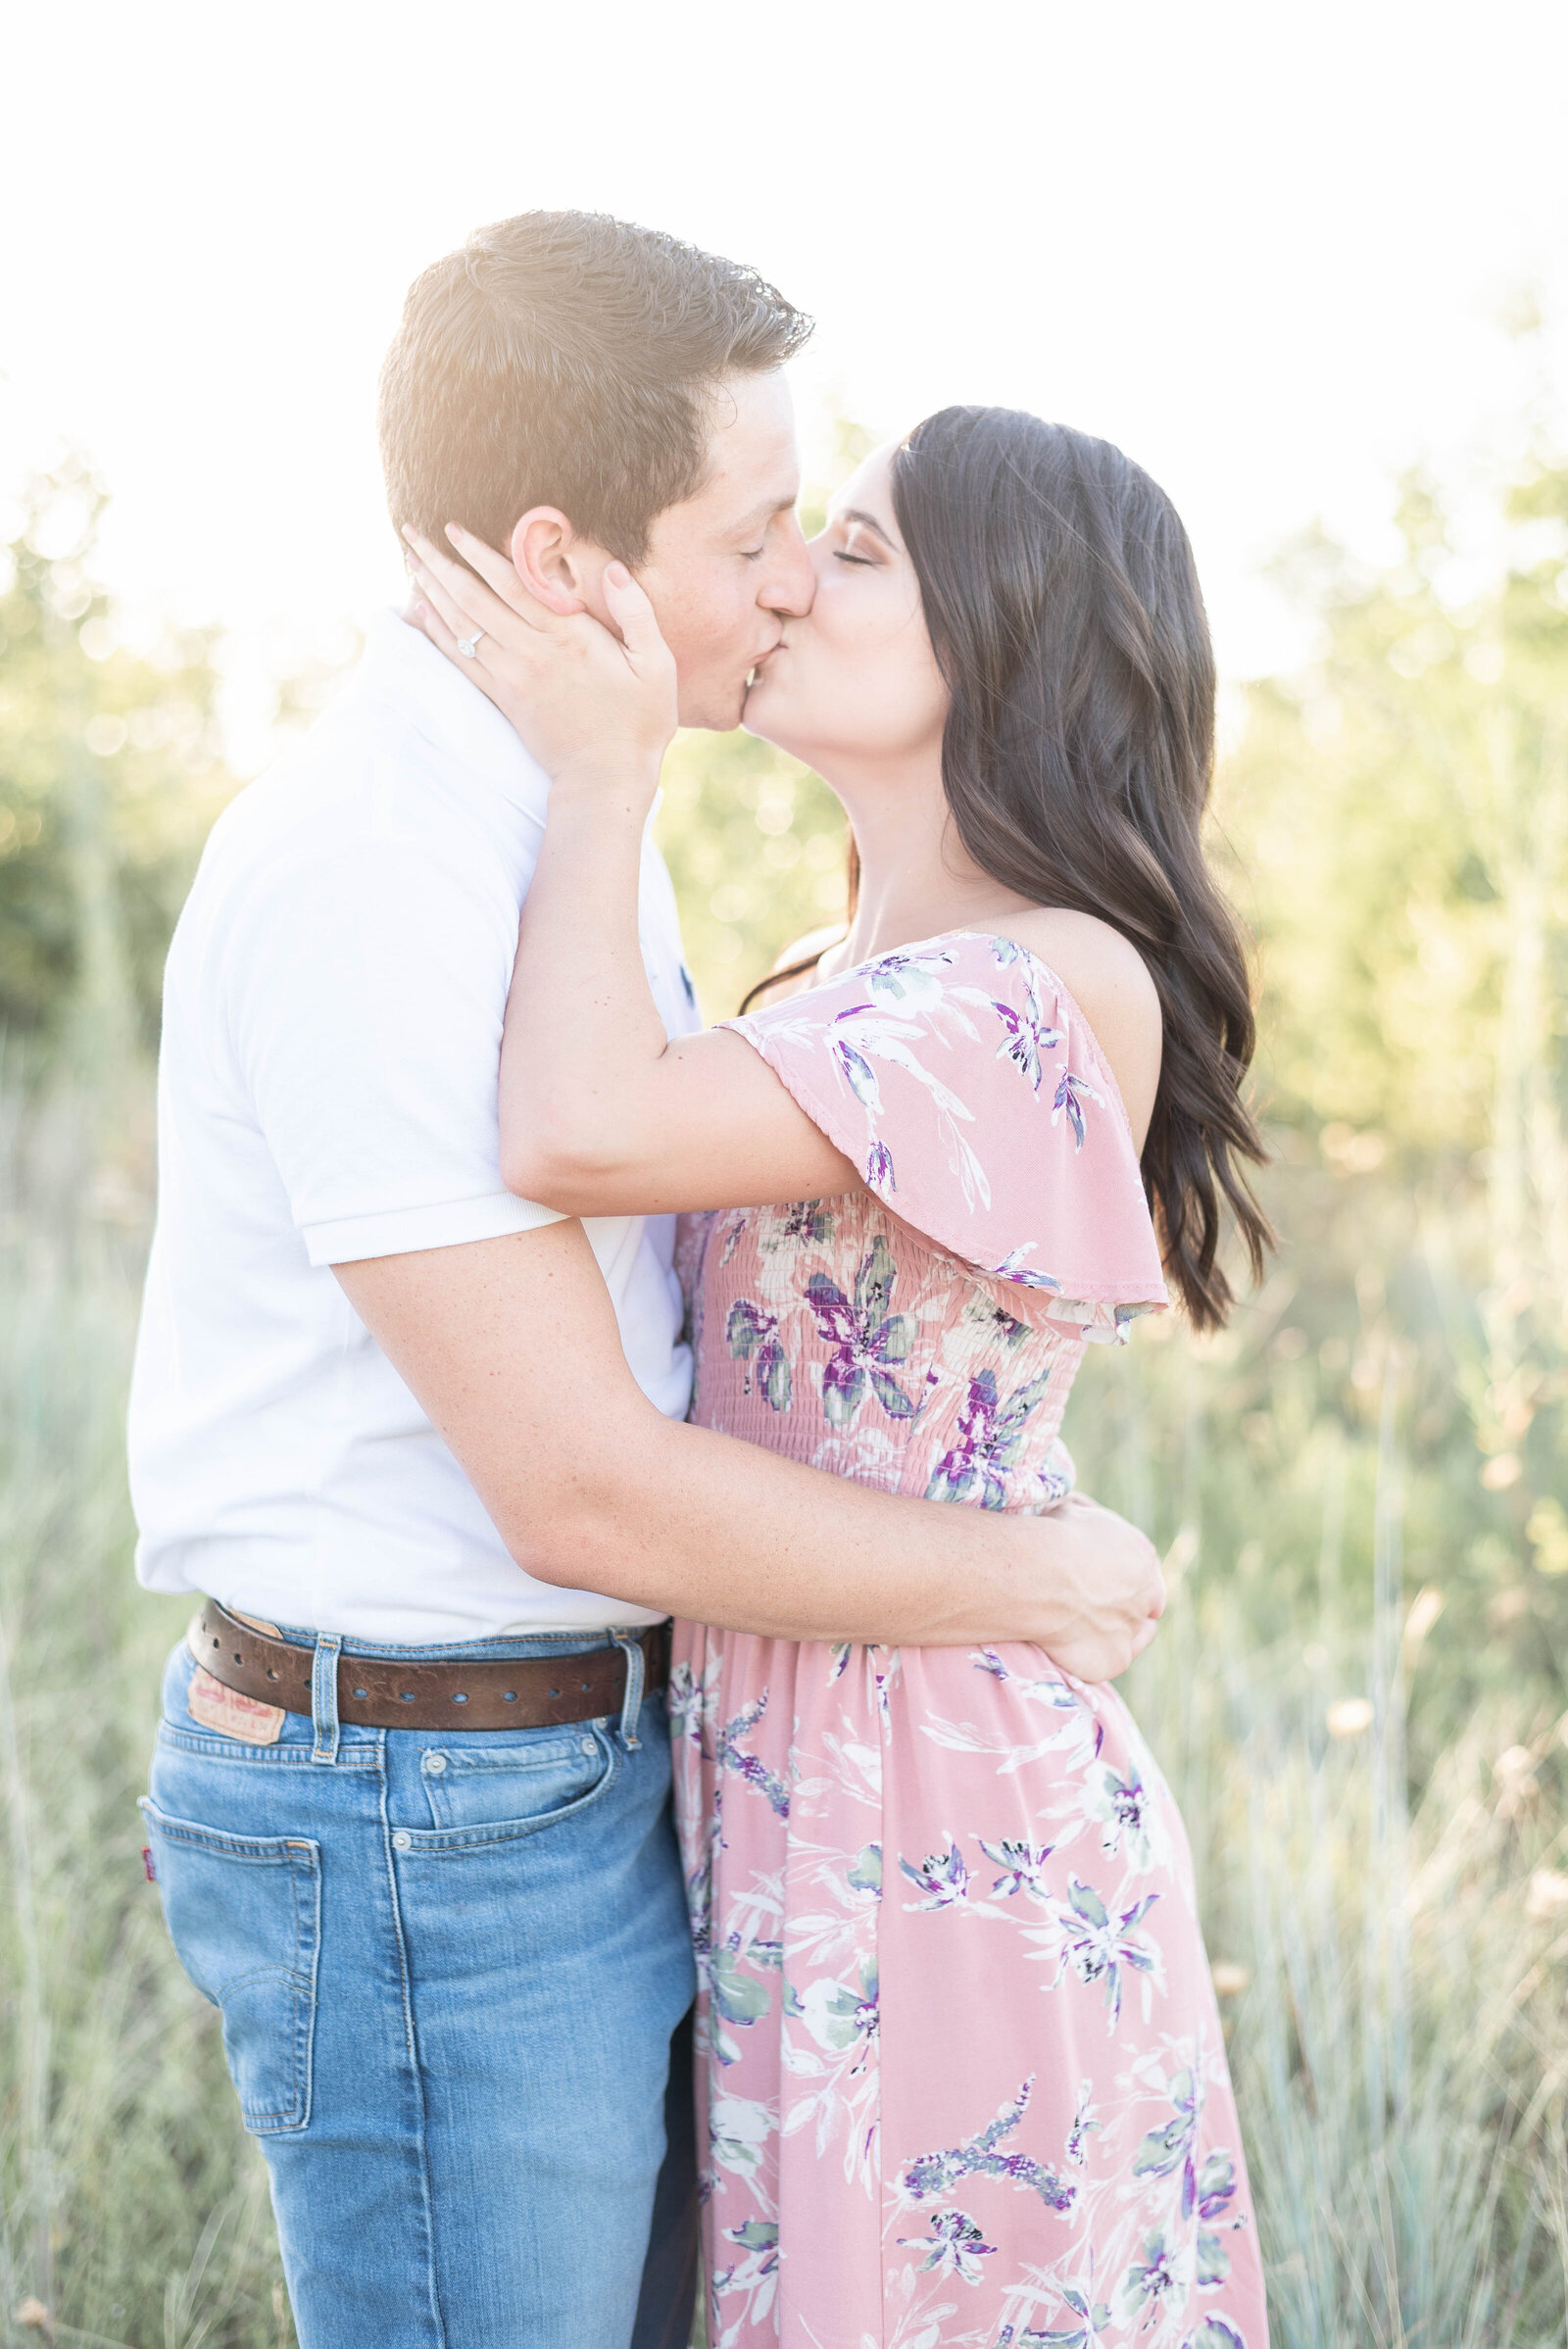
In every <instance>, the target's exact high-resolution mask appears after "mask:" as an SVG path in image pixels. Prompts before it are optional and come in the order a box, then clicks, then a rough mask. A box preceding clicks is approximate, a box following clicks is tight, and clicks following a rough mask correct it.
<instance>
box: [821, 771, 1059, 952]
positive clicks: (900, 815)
mask: <svg viewBox="0 0 1568 2349" xmlns="http://www.w3.org/2000/svg"><path fill="white" fill-rule="evenodd" d="M850 821H851V823H852V824H853V826H854V829H855V841H856V846H857V848H858V851H859V855H860V887H859V894H858V898H857V900H856V907H855V919H854V921H853V922H852V923H851V925H850V931H849V936H848V937H847V938H846V940H845V942H844V945H843V946H842V947H841V948H840V949H838V951H837V953H836V954H835V956H834V960H835V963H836V964H838V965H839V966H841V967H842V968H844V969H846V970H848V969H852V968H853V967H854V966H855V964H856V963H858V962H867V961H870V960H871V959H872V958H873V957H874V956H875V955H877V954H888V953H890V952H891V951H892V949H893V948H895V947H900V946H907V945H909V944H910V942H911V941H912V940H914V939H917V938H935V937H937V936H939V935H940V934H941V933H942V932H943V931H944V930H963V929H968V928H970V927H973V926H981V927H983V926H984V925H985V924H987V923H989V922H993V921H996V920H999V919H1001V918H1003V917H1004V916H1005V914H1006V913H1008V912H1009V911H1011V910H1013V909H1015V908H1016V907H1018V906H1021V905H1024V904H1026V902H1027V901H1026V900H1025V899H1023V898H1021V897H1019V896H1018V894H1017V892H1016V891H1014V890H1010V889H1007V888H1005V887H1004V885H1003V884H1002V883H1001V882H999V881H994V880H993V879H992V877H991V875H990V874H989V873H988V872H986V871H984V870H983V869H982V868H981V866H979V865H978V864H976V863H975V861H974V859H973V857H972V856H970V855H969V853H968V851H967V850H966V849H965V848H964V846H963V844H962V842H961V841H960V840H959V838H958V834H957V828H956V825H955V824H954V821H953V818H952V815H951V813H950V811H949V808H948V804H947V800H946V797H945V796H944V795H942V794H941V792H940V791H939V792H938V793H937V794H936V795H935V798H934V800H933V799H932V797H931V796H929V795H926V794H923V793H910V794H908V795H907V796H905V795H902V794H901V795H900V796H899V797H897V798H894V799H883V798H882V797H881V795H880V794H879V795H877V798H876V799H875V800H874V801H871V802H870V803H868V804H861V805H854V804H852V805H851V806H850Z"/></svg>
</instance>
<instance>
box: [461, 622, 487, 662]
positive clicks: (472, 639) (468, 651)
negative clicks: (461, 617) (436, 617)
mask: <svg viewBox="0 0 1568 2349" xmlns="http://www.w3.org/2000/svg"><path fill="white" fill-rule="evenodd" d="M485 634H486V630H484V629H483V628H475V630H474V632H473V634H472V635H471V636H460V637H459V638H458V651H459V652H460V653H461V654H462V655H463V658H464V660H465V661H472V660H473V659H474V657H475V656H476V654H477V653H478V650H479V639H480V637H481V636H483V635H485Z"/></svg>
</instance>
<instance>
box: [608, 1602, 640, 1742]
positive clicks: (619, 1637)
mask: <svg viewBox="0 0 1568 2349" xmlns="http://www.w3.org/2000/svg"><path fill="white" fill-rule="evenodd" d="M611 1638H612V1639H613V1640H614V1642H615V1645H616V1646H617V1647H618V1648H619V1649H620V1652H621V1654H622V1655H623V1656H624V1657H625V1659H626V1694H625V1697H624V1698H623V1700H622V1703H621V1708H620V1741H621V1743H622V1744H623V1745H624V1746H625V1748H626V1751H627V1752H628V1753H636V1752H637V1751H638V1749H639V1747H640V1746H641V1743H642V1739H641V1738H640V1737H638V1735H637V1722H638V1718H639V1716H640V1715H641V1712H642V1709H643V1683H644V1681H645V1680H646V1679H647V1676H648V1674H647V1664H646V1661H645V1659H644V1655H643V1643H642V1639H641V1638H640V1636H639V1635H638V1634H636V1633H634V1632H612V1634H611Z"/></svg>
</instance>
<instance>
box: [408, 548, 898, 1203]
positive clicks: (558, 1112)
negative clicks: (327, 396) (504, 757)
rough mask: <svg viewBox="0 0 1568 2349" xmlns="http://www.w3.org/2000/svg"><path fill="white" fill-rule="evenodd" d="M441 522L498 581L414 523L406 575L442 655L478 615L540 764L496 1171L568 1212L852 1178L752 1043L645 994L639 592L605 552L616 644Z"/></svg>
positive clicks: (643, 630)
mask: <svg viewBox="0 0 1568 2349" xmlns="http://www.w3.org/2000/svg"><path fill="white" fill-rule="evenodd" d="M454 536H455V538H457V540H458V543H459V544H461V546H462V548H463V552H464V554H465V555H466V557H467V559H468V561H469V562H470V563H474V564H475V565H477V566H478V567H480V568H482V569H484V570H485V571H486V572H487V575H488V576H489V577H491V578H492V579H494V580H495V581H496V583H497V586H498V587H499V588H500V589H503V590H505V591H506V592H505V594H501V593H496V592H492V590H491V589H490V588H487V587H486V586H485V585H484V584H483V582H482V581H480V580H479V579H477V578H476V577H475V576H474V575H473V572H472V571H468V570H465V569H464V568H463V567H462V566H461V565H460V564H457V563H452V562H450V561H449V559H448V558H446V557H444V556H442V555H441V554H439V553H438V551H437V550H436V549H435V548H434V547H431V546H430V545H429V544H428V543H427V542H426V541H424V540H422V539H416V540H414V544H415V545H416V547H417V551H418V553H419V556H420V558H421V563H420V567H419V569H418V570H417V572H416V574H415V575H416V578H417V582H418V585H419V587H420V589H421V591H422V592H423V594H424V595H425V596H426V597H427V598H428V599H429V601H430V603H431V605H432V606H434V608H435V615H434V624H431V622H430V621H428V620H427V622H426V625H427V626H429V628H430V633H431V634H432V635H433V636H434V637H435V640H436V642H437V643H439V644H440V645H441V646H442V649H443V651H447V652H452V653H455V652H456V634H457V633H458V632H461V633H463V634H465V635H466V634H467V633H468V632H469V631H470V629H471V628H472V627H473V626H475V625H477V626H479V627H480V628H481V629H483V630H484V636H483V638H482V640H481V643H480V646H479V654H478V658H477V659H476V660H474V661H467V660H463V666H464V670H465V673H466V675H469V676H471V677H472V678H473V680H474V682H475V683H476V684H478V685H481V686H482V687H483V689H484V691H485V692H486V693H488V694H489V695H490V697H491V699H492V700H493V701H495V702H496V703H497V704H498V706H499V707H500V708H501V709H502V710H504V711H505V713H506V715H507V716H508V717H509V718H510V719H511V721H512V723H513V724H514V725H515V727H516V729H517V731H518V733H519V734H520V735H521V737H522V739H523V740H524V742H526V743H527V745H528V748H529V749H530V750H531V751H532V752H533V753H534V755H535V757H536V758H538V759H539V761H540V763H541V765H543V766H544V767H545V769H546V771H547V772H548V773H549V774H550V776H551V778H552V787H551V795H550V816H549V822H548V824H547V827H546V832H545V841H544V846H543V849H542V850H541V852H540V856H539V862H538V866H537V868H536V870H535V872H534V877H533V880H532V882H531V884H530V886H529V890H528V899H527V904H526V905H525V906H524V908H523V915H522V924H521V930H520V933H519V939H518V947H517V961H516V967H515V973H514V976H513V983H512V995H511V1000H510V1002H509V1004H508V1008H507V1024H506V1041H505V1044H504V1047H503V1051H502V1059H501V1170H502V1174H503V1177H504V1179H505V1180H506V1182H507V1184H508V1186H509V1187H510V1188H511V1189H512V1190H514V1191H516V1192H518V1193H520V1194H521V1195H522V1196H523V1197H524V1198H526V1199H539V1200H540V1201H542V1203H543V1204H544V1205H545V1206H547V1207H555V1208H558V1209H559V1210H560V1211H561V1212H562V1213H564V1214H568V1215H621V1214H658V1213H662V1212H666V1211H670V1210H675V1209H679V1208H683V1207H749V1206H767V1205H771V1204H774V1203H776V1202H778V1201H780V1200H785V1199H823V1198H830V1197H832V1196H834V1195H835V1194H837V1193H840V1192H844V1191H849V1190H853V1189H855V1188H856V1187H857V1185H858V1182H859V1179H860V1178H859V1174H858V1170H857V1169H856V1168H855V1167H854V1166H852V1165H851V1163H850V1161H849V1160H848V1159H847V1158H845V1157H844V1156H842V1155H841V1153H840V1152H839V1151H838V1150H835V1149H834V1147H833V1145H832V1144H831V1143H830V1142H829V1141H828V1140H827V1139H826V1137H825V1136H824V1135H823V1134H822V1132H821V1131H820V1129H819V1128H818V1127H817V1126H815V1125H814V1124H813V1123H812V1121H811V1120H810V1118H809V1117H808V1116H807V1114H806V1112H805V1111H804V1110H803V1109H801V1108H799V1107H797V1105H796V1103H795V1102H794V1101H793V1100H792V1099H791V1097H790V1095H789V1093H788V1092H787V1091H786V1090H785V1088H784V1086H783V1085H782V1084H781V1083H780V1082H779V1080H778V1078H777V1077H776V1076H775V1075H774V1074H773V1072H772V1070H771V1069H770V1068H768V1066H767V1064H766V1063H765V1061H763V1060H762V1059H761V1058H760V1055H759V1054H758V1053H756V1052H753V1050H752V1048H751V1047H750V1045H748V1044H745V1043H744V1042H743V1041H742V1040H741V1038H740V1037H738V1036H735V1035H732V1034H729V1033H727V1032H722V1031H718V1030H712V1031H710V1032H709V1033H707V1034H704V1035H698V1036H682V1037H676V1038H666V1036H665V1034H664V1027H663V1022H662V1019H661V1018H660V1016H659V1011H658V1008H657V1006H656V1005H655V1003H654V1000H653V996H652V994H651V993H650V990H649V985H648V976H647V973H646V971H645V969H644V967H643V959H642V952H641V948H640V946H639V944H638V933H637V898H638V885H639V877H640V872H641V861H642V841H643V831H644V827H645V825H646V823H647V820H648V815H649V811H650V809H651V808H652V806H653V802H654V796H655V793H656V792H657V790H658V787H659V768H660V763H661V761H662V757H663V753H664V750H665V748H666V746H667V744H668V741H669V737H670V735H671V734H672V732H673V731H674V724H675V692H674V667H673V663H672V662H671V661H670V657H669V653H668V649H667V648H666V646H665V645H664V642H663V639H662V637H661V635H660V633H659V626H658V622H657V621H656V619H655V617H654V613H653V608H652V606H651V605H650V604H649V602H648V599H647V597H646V596H645V595H644V594H643V592H642V590H641V588H639V587H638V586H637V585H636V584H635V583H634V582H633V580H632V579H631V577H630V575H629V574H628V573H627V572H626V571H625V570H624V569H623V568H622V567H621V566H620V565H618V564H612V565H611V567H610V569H609V570H608V571H607V572H606V575H605V588H606V599H607V602H608V603H609V606H610V610H611V613H612V616H613V618H614V620H615V622H616V624H617V625H618V626H619V628H620V630H621V637H622V641H621V642H619V643H617V642H616V641H615V639H614V638H613V636H611V635H610V633H609V631H608V630H606V629H603V628H601V627H600V626H599V625H598V623H597V621H595V620H593V619H591V618H589V617H588V616H587V615H586V614H577V615H573V616H572V617H571V618H569V619H565V620H563V619H560V618H559V617H558V616H557V615H556V614H554V613H550V612H546V611H545V610H544V608H543V607H542V606H539V605H536V604H534V603H533V602H532V600H531V599H529V598H528V597H527V596H526V594H525V592H524V591H523V590H522V588H521V587H520V586H519V585H518V583H517V580H516V576H515V572H514V571H513V570H512V567H511V565H510V564H509V563H505V562H503V560H502V559H501V557H500V556H498V555H496V554H495V553H494V552H493V550H492V549H490V548H488V547H485V546H484V545H483V544H482V543H481V542H480V541H479V540H477V539H473V538H470V537H468V536H467V534H466V533H454ZM411 537H412V533H411ZM617 573H618V576H617ZM458 658H459V659H462V658H463V657H462V656H458Z"/></svg>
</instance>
